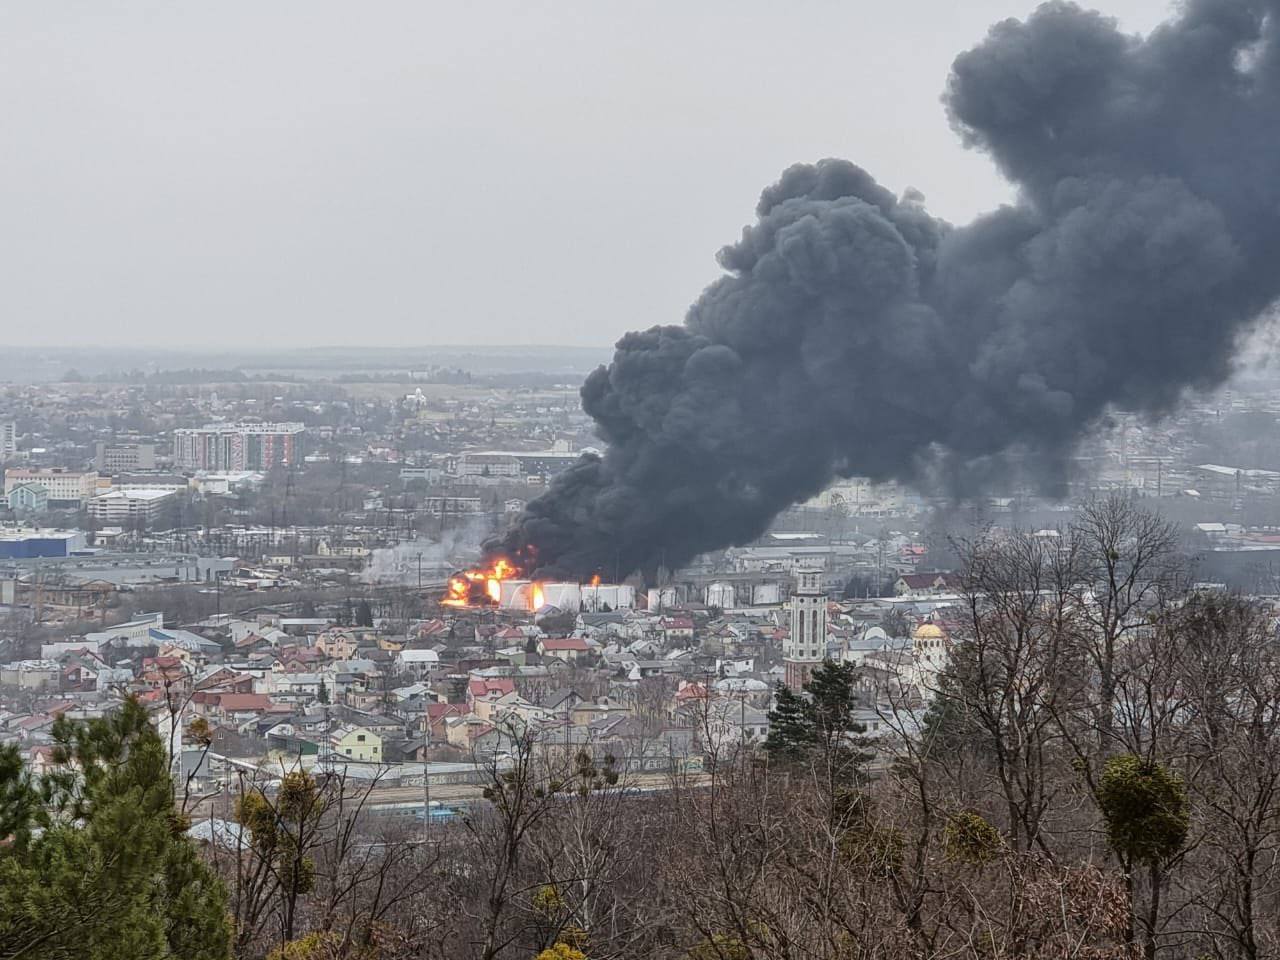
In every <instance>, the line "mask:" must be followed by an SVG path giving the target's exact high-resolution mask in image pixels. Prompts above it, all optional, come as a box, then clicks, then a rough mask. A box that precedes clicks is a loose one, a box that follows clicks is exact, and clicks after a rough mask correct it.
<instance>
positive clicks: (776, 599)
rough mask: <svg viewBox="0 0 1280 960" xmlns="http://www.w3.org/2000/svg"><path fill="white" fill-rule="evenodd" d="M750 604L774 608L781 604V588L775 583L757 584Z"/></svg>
mask: <svg viewBox="0 0 1280 960" xmlns="http://www.w3.org/2000/svg"><path fill="white" fill-rule="evenodd" d="M751 602H752V603H753V604H755V605H756V606H758V607H765V606H775V605H777V604H779V603H781V602H782V587H781V586H780V585H779V584H776V583H757V584H756V587H755V590H753V591H752V594H751Z"/></svg>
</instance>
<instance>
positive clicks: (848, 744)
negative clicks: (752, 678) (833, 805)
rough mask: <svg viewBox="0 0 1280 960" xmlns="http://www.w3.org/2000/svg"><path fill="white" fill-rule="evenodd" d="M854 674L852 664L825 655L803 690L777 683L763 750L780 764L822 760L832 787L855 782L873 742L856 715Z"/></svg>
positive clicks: (820, 761) (856, 672)
mask: <svg viewBox="0 0 1280 960" xmlns="http://www.w3.org/2000/svg"><path fill="white" fill-rule="evenodd" d="M857 679H858V670H857V668H856V667H855V666H853V665H852V664H849V663H836V662H835V661H833V660H824V661H823V662H822V664H821V665H820V666H819V667H817V668H816V669H815V670H814V671H813V674H812V676H811V677H810V678H809V680H808V682H807V683H805V684H804V688H803V692H802V693H799V694H797V693H794V692H792V691H791V690H789V689H787V688H786V687H785V686H782V685H781V684H779V686H778V689H777V692H776V694H775V697H774V708H773V709H772V710H770V711H769V736H768V738H767V739H766V740H765V744H764V746H765V750H767V751H768V752H769V754H770V756H772V757H774V758H775V759H776V760H779V761H782V762H784V763H796V762H807V763H815V762H816V763H820V764H821V765H822V767H823V768H824V769H825V771H826V776H825V779H826V780H827V781H828V784H829V786H830V787H831V788H832V789H833V790H834V789H835V788H837V787H839V786H841V785H846V786H847V785H850V784H853V783H855V782H857V781H858V780H859V779H860V778H861V776H862V768H863V767H864V766H865V765H866V763H867V762H868V761H869V760H870V759H871V754H870V753H869V752H868V751H869V748H870V747H871V745H872V743H873V741H872V740H870V739H868V738H867V737H865V736H863V734H864V733H865V729H864V728H863V726H862V725H861V724H859V723H857V722H856V721H855V720H854V714H855V711H856V709H857V687H856V684H857Z"/></svg>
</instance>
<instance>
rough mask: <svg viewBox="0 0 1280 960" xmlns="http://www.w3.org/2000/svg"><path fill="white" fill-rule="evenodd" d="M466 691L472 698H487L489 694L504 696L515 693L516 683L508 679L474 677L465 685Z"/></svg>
mask: <svg viewBox="0 0 1280 960" xmlns="http://www.w3.org/2000/svg"><path fill="white" fill-rule="evenodd" d="M467 689H468V690H470V691H471V696H473V697H487V696H488V695H489V694H491V693H496V694H499V695H500V696H506V695H507V694H508V693H515V692H516V682H515V681H514V680H512V679H511V678H510V677H475V678H473V679H472V680H471V681H470V682H469V683H468V684H467Z"/></svg>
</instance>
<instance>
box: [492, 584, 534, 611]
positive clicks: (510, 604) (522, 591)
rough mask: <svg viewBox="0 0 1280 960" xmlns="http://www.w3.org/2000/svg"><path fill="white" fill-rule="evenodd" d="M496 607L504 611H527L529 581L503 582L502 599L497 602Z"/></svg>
mask: <svg viewBox="0 0 1280 960" xmlns="http://www.w3.org/2000/svg"><path fill="white" fill-rule="evenodd" d="M498 606H500V607H502V609H504V610H528V609H529V581H528V580H503V581H502V599H501V600H499V601H498Z"/></svg>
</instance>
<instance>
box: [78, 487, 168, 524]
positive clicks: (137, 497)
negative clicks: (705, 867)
mask: <svg viewBox="0 0 1280 960" xmlns="http://www.w3.org/2000/svg"><path fill="white" fill-rule="evenodd" d="M175 501H176V494H175V493H174V491H173V490H166V489H163V488H159V489H158V488H142V489H129V490H112V491H111V492H110V493H104V494H103V495H102V496H100V497H94V498H93V499H92V500H90V501H89V516H91V517H93V519H94V520H96V521H97V522H98V523H100V524H102V525H104V526H112V527H114V526H119V527H130V526H135V525H137V524H138V523H144V524H146V525H147V526H148V527H152V526H155V525H156V524H158V523H161V522H162V521H163V520H165V519H166V517H167V514H168V511H169V508H170V507H171V506H172V505H173V504H174V503H175Z"/></svg>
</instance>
